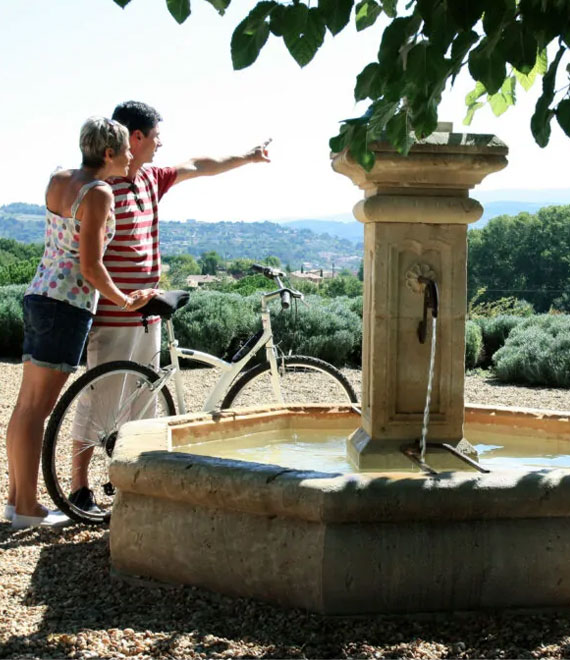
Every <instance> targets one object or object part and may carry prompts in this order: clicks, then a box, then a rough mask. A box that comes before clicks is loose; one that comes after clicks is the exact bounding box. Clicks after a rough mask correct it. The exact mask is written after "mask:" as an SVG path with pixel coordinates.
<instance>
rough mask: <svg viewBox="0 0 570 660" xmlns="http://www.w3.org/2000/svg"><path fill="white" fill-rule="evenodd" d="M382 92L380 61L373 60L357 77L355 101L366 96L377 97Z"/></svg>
mask: <svg viewBox="0 0 570 660" xmlns="http://www.w3.org/2000/svg"><path fill="white" fill-rule="evenodd" d="M381 94H382V77H381V68H380V65H379V64H378V62H371V63H370V64H368V65H366V66H365V67H364V69H363V70H362V71H361V72H360V73H359V74H358V76H357V77H356V86H355V88H354V99H355V101H362V100H364V99H365V98H370V99H372V100H374V99H377V98H378V97H379V96H380V95H381Z"/></svg>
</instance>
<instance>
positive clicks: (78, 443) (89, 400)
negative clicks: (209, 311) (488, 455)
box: [42, 264, 357, 524]
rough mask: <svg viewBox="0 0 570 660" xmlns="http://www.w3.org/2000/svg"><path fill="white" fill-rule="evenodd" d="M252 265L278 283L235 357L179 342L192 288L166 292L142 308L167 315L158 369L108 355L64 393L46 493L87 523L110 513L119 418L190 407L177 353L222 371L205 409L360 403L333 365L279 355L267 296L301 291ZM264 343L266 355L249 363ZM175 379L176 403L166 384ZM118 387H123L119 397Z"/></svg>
mask: <svg viewBox="0 0 570 660" xmlns="http://www.w3.org/2000/svg"><path fill="white" fill-rule="evenodd" d="M253 270H254V271H256V272H260V273H262V274H263V275H265V277H267V278H268V279H271V280H273V281H274V282H275V283H276V285H277V288H276V289H275V290H273V291H270V292H269V293H264V294H262V296H261V312H260V317H261V329H260V330H259V331H258V332H256V333H255V334H254V335H253V336H251V337H250V338H249V339H248V340H247V341H246V342H245V344H244V345H243V346H242V347H241V348H240V349H239V350H238V351H237V353H236V354H235V355H234V356H233V357H232V359H231V360H230V361H225V360H223V359H221V358H219V357H217V356H214V355H210V354H209V353H204V352H201V351H197V350H192V349H188V348H183V347H180V346H179V343H178V340H177V339H176V336H175V333H174V326H173V323H172V315H173V314H174V313H175V312H176V311H177V310H178V309H180V308H181V307H183V306H184V305H185V304H186V303H187V302H188V300H189V295H190V294H189V293H188V292H186V291H167V292H165V293H164V294H162V295H159V296H157V297H156V298H154V299H152V300H151V301H150V302H149V303H148V304H147V305H146V306H145V307H144V308H142V309H141V310H139V312H140V313H141V315H142V322H143V323H146V319H147V317H148V316H152V315H159V316H161V317H162V319H163V321H165V324H166V332H167V337H168V353H169V356H170V362H169V363H168V364H167V365H166V366H164V367H162V368H160V369H159V370H155V369H154V368H152V367H150V366H147V365H143V364H138V363H136V362H131V361H126V360H125V361H114V362H108V363H106V364H101V365H99V366H97V367H94V368H93V369H90V370H88V371H86V372H85V373H84V374H83V375H82V376H80V377H79V378H78V379H77V380H76V381H75V382H74V383H72V384H71V385H70V387H69V388H68V389H67V390H66V391H65V392H64V394H63V395H62V397H61V398H60V400H59V401H58V403H57V405H56V407H55V408H54V410H53V412H52V414H51V416H50V419H49V422H48V425H47V427H46V431H45V435H44V442H43V447H42V469H43V475H44V481H45V484H46V487H47V490H48V493H49V494H50V496H51V498H52V499H53V501H54V503H55V504H56V506H57V507H58V508H59V509H60V510H61V511H63V512H64V513H65V514H67V515H68V516H69V517H70V518H72V519H73V520H76V521H78V522H84V523H90V524H98V523H102V522H105V521H107V520H108V519H109V517H110V509H111V506H112V502H113V496H114V487H113V485H112V484H111V483H110V482H109V479H108V469H107V468H108V462H109V460H110V458H111V456H112V454H113V449H114V446H115V442H116V439H117V435H118V432H119V429H120V427H121V425H122V424H124V423H125V422H127V421H131V420H134V419H145V418H151V417H162V416H171V415H175V414H177V412H178V414H184V413H186V405H185V401H184V386H183V382H182V374H181V370H180V362H179V359H180V358H184V359H185V360H191V361H192V362H193V363H197V364H199V365H201V366H207V367H218V368H219V369H220V370H221V371H222V374H221V376H220V377H219V379H218V381H217V383H216V384H215V385H214V387H213V388H212V390H211V391H210V393H209V395H208V396H207V398H206V401H205V403H204V406H203V410H204V411H207V412H213V411H216V410H223V409H227V408H232V407H236V406H243V405H252V404H259V403H260V402H263V403H268V402H272V403H280V404H287V403H326V404H341V403H344V404H356V403H357V396H356V393H355V391H354V389H353V387H352V385H351V384H350V383H349V381H348V380H347V379H346V377H345V376H344V375H343V374H342V373H341V372H340V371H339V370H338V369H337V368H336V367H334V366H333V365H331V364H329V363H328V362H325V361H323V360H320V359H317V358H313V357H309V356H303V355H282V354H281V355H279V354H278V350H277V347H276V346H275V345H274V343H273V331H272V328H271V312H270V309H269V302H270V301H272V300H273V299H275V298H277V297H280V299H281V308H282V309H283V310H286V309H289V307H290V305H291V299H294V300H303V294H302V293H301V292H300V291H297V290H296V289H293V288H292V287H291V286H284V284H283V282H282V279H281V278H283V277H285V274H284V273H283V272H282V271H279V270H277V269H273V268H269V267H265V266H259V265H257V264H256V265H254V266H253ZM262 349H265V360H263V361H261V362H260V363H258V364H256V365H255V366H253V367H251V368H249V369H247V370H246V369H245V367H246V366H247V365H248V363H250V362H251V360H252V359H253V358H254V357H255V356H256V355H257V354H258V353H259V352H260V351H261V350H262ZM171 382H172V383H173V384H174V390H175V394H176V403H177V406H175V404H174V399H173V397H172V394H171V393H170V390H169V389H168V387H167V385H168V384H170V383H171ZM118 389H120V390H121V392H122V393H124V395H122V396H121V397H120V403H119V404H117V396H116V392H117V390H118ZM82 454H83V456H82ZM81 471H83V472H81ZM74 472H75V474H76V475H77V474H79V473H81V474H83V475H87V480H88V481H89V483H90V488H91V489H92V490H93V491H94V495H95V499H96V502H97V507H96V509H93V510H85V509H83V508H81V507H80V506H79V505H78V504H77V503H74V502H71V501H70V499H69V495H70V493H71V483H72V476H73V474H74Z"/></svg>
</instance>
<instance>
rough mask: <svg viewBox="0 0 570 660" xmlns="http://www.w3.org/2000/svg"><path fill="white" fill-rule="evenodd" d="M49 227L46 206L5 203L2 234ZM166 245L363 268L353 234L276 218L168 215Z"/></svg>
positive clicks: (25, 238) (33, 238)
mask: <svg viewBox="0 0 570 660" xmlns="http://www.w3.org/2000/svg"><path fill="white" fill-rule="evenodd" d="M339 224H341V223H339ZM354 224H356V225H358V223H356V222H355V223H354ZM44 230H45V208H44V207H41V206H37V205H34V204H21V203H18V204H8V205H6V206H1V207H0V238H12V239H15V240H17V241H21V242H23V243H42V242H43V240H44ZM160 245H161V250H162V252H163V254H183V253H187V254H191V255H193V256H195V257H198V256H200V255H201V254H202V252H208V251H210V250H215V251H216V252H218V254H220V255H221V256H222V257H223V258H224V259H236V258H238V257H244V258H249V259H264V258H265V257H268V256H276V257H279V259H280V260H281V262H282V264H283V265H286V264H289V265H290V266H291V267H292V268H293V269H296V268H300V266H301V264H304V265H305V266H307V267H311V268H327V269H330V268H331V267H332V265H333V264H334V266H335V268H349V269H350V270H353V271H357V270H358V266H359V264H360V260H361V259H362V245H357V244H355V243H354V242H353V241H351V240H349V239H347V238H344V237H342V236H338V235H333V234H329V235H327V234H322V233H316V232H313V231H311V230H310V229H307V228H304V227H298V228H295V227H290V226H283V225H280V224H278V223H275V222H224V221H221V222H198V221H196V220H186V221H184V222H172V221H170V222H169V221H166V220H162V221H161V223H160Z"/></svg>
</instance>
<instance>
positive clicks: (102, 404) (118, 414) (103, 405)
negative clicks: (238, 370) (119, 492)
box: [42, 361, 176, 524]
mask: <svg viewBox="0 0 570 660" xmlns="http://www.w3.org/2000/svg"><path fill="white" fill-rule="evenodd" d="M158 378H159V376H158V374H157V373H156V372H155V371H153V370H152V369H151V368H149V367H146V366H144V365H141V364H137V363H136V362H128V361H115V362H108V363H107V364H102V365H99V366H97V367H94V368H93V369H90V370H89V371H87V372H86V373H84V374H83V375H82V376H81V377H80V378H78V379H77V380H76V381H75V382H74V383H73V384H72V385H71V386H70V387H69V389H68V390H66V392H65V393H64V394H63V396H62V397H61V399H60V400H59V402H58V404H57V405H56V407H55V409H54V411H53V412H52V414H51V417H50V419H49V422H48V425H47V428H46V431H45V434H44V442H43V447H42V470H43V475H44V481H45V484H46V488H47V490H48V493H49V494H50V496H51V498H52V500H53V501H54V503H55V505H56V506H57V507H58V508H59V509H60V510H61V511H63V512H64V513H65V514H67V515H68V516H69V517H70V518H72V519H73V520H76V521H78V522H84V523H90V524H97V523H101V522H105V521H106V520H108V519H109V517H110V513H111V506H112V503H113V496H114V488H113V486H112V484H111V483H110V481H109V473H108V464H109V460H110V457H111V455H112V453H113V449H114V447H115V441H116V439H117V434H118V432H119V429H120V427H121V425H122V424H124V423H125V422H128V421H132V420H134V419H146V418H151V417H166V416H170V415H175V414H176V410H175V407H174V402H173V400H172V396H171V394H170V392H169V391H168V389H167V388H166V387H163V388H161V389H160V390H159V391H156V390H153V389H152V386H153V383H155V382H156V381H157V380H158ZM78 481H79V483H84V482H85V481H87V482H88V484H89V488H90V489H91V490H92V491H93V496H94V499H95V502H96V508H93V507H91V508H90V509H86V508H85V503H84V502H81V501H79V502H76V501H70V499H69V497H70V495H71V493H72V489H73V488H75V487H76V485H77V483H78Z"/></svg>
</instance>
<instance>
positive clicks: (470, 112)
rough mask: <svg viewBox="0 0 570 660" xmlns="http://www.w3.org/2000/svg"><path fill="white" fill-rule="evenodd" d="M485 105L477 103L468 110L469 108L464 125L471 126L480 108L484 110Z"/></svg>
mask: <svg viewBox="0 0 570 660" xmlns="http://www.w3.org/2000/svg"><path fill="white" fill-rule="evenodd" d="M484 105H485V104H484V103H481V102H478V103H477V102H476V103H472V104H471V105H470V106H469V107H468V108H467V114H466V115H465V119H464V120H463V124H464V125H465V126H470V125H471V122H472V121H473V115H474V114H475V112H476V111H477V110H479V108H482V107H483V106H484Z"/></svg>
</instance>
